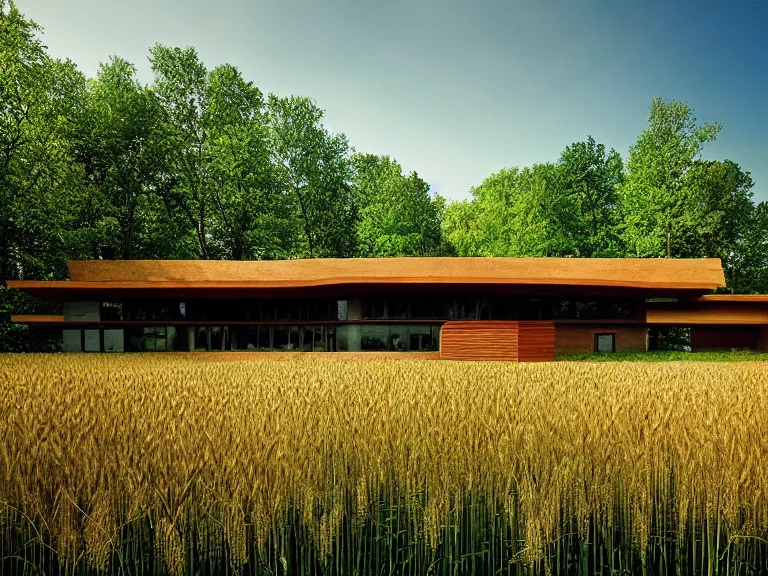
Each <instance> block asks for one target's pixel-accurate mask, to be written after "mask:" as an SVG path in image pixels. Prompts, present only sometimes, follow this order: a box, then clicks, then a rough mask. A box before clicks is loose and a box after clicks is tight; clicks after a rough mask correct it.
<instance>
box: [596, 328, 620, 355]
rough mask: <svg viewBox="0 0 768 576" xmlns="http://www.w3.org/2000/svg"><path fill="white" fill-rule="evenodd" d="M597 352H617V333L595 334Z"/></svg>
mask: <svg viewBox="0 0 768 576" xmlns="http://www.w3.org/2000/svg"><path fill="white" fill-rule="evenodd" d="M595 352H616V333H615V332H604V333H598V334H595Z"/></svg>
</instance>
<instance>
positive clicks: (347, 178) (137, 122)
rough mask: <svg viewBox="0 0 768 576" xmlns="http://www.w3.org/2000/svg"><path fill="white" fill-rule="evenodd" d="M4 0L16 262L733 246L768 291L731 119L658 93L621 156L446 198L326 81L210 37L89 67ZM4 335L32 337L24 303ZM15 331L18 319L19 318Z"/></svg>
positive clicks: (691, 252) (735, 284)
mask: <svg viewBox="0 0 768 576" xmlns="http://www.w3.org/2000/svg"><path fill="white" fill-rule="evenodd" d="M40 34H41V30H40V28H39V27H38V26H37V25H36V24H35V23H34V22H32V21H31V20H28V19H26V18H25V17H24V16H23V15H22V14H21V13H20V12H19V10H18V9H17V8H16V6H15V5H14V3H13V2H12V1H11V0H0V74H2V76H1V77H2V81H0V101H2V102H3V107H2V108H0V281H5V280H6V279H19V278H22V279H35V278H38V279H62V278H66V274H67V268H66V260H67V259H72V258H74V259H77V258H221V259H236V260H240V259H281V258H304V257H352V256H363V257H372V256H436V255H456V256H580V257H621V256H640V257H661V256H667V257H675V258H676V257H682V258H690V257H718V258H721V259H722V261H723V266H724V269H725V274H726V280H727V283H728V288H727V290H728V291H731V292H743V293H760V292H768V205H766V203H762V204H759V205H755V204H754V202H753V197H752V189H753V187H754V183H753V182H752V179H751V177H750V174H749V172H746V171H744V170H742V168H741V167H740V166H739V165H738V164H737V163H736V162H733V161H730V160H723V161H704V160H702V159H701V153H702V150H703V148H704V146H705V145H706V144H707V143H708V142H711V141H713V140H714V139H715V138H716V137H717V134H718V132H719V130H720V125H719V124H717V123H713V124H707V123H699V122H698V121H697V120H696V118H695V117H694V115H693V110H692V109H691V108H690V107H689V106H688V104H686V103H682V102H678V101H675V100H664V99H662V98H656V99H654V100H653V101H652V102H651V106H650V113H649V119H648V126H647V127H646V129H645V130H643V131H642V133H641V134H640V136H639V138H638V140H637V142H636V143H635V144H634V145H633V146H632V147H631V149H630V151H629V157H628V159H627V162H626V170H625V168H624V163H623V161H622V158H621V156H620V155H619V154H618V153H617V152H616V151H615V150H613V149H608V148H607V147H606V146H605V145H604V144H602V143H598V142H596V141H595V140H594V138H592V137H591V136H588V137H587V138H586V140H584V141H580V142H574V143H572V144H571V145H569V146H567V147H565V149H564V150H563V151H562V153H561V154H560V156H559V158H558V159H557V162H555V163H540V164H535V165H533V166H531V167H510V168H505V169H502V170H500V171H498V172H497V173H495V174H492V175H490V176H489V177H488V178H486V179H485V180H484V181H483V182H482V183H481V184H480V185H479V186H477V187H475V188H473V189H472V190H471V195H472V197H471V199H469V200H463V201H456V202H450V203H447V202H446V201H445V200H444V199H443V198H441V197H440V196H433V195H432V194H431V193H430V190H429V186H428V184H427V183H426V182H425V181H424V180H423V179H422V178H420V177H419V175H418V174H417V173H416V172H411V173H410V174H405V173H404V172H403V169H402V167H401V166H400V165H399V164H398V163H397V162H396V161H395V160H394V159H392V158H390V157H388V156H375V155H369V154H368V155H366V154H358V155H354V154H353V152H354V151H353V149H352V147H351V146H350V144H349V142H348V141H347V139H346V137H345V136H344V135H343V134H334V133H331V132H329V131H328V130H327V129H326V127H325V126H324V125H323V117H324V112H323V110H322V109H321V108H320V107H318V106H317V104H316V103H315V102H314V101H312V100H311V99H309V98H306V97H300V96H289V97H281V96H277V95H274V94H269V95H264V94H263V93H262V92H261V90H259V88H258V87H257V86H255V85H254V84H253V82H250V81H247V80H246V79H245V78H243V76H242V74H241V73H240V71H239V70H238V69H237V68H236V67H234V66H232V65H229V64H222V65H219V66H217V67H215V68H213V69H209V68H207V67H206V65H205V64H204V63H203V62H202V61H201V59H200V57H199V56H198V54H197V52H196V51H195V50H194V49H193V48H178V47H170V46H163V45H160V44H158V45H156V46H154V47H152V48H151V49H150V62H151V65H152V70H153V72H154V81H153V83H152V84H151V85H150V86H146V85H143V84H141V83H140V82H139V81H138V79H137V74H136V69H135V67H134V66H133V65H132V64H131V63H130V62H127V61H125V60H123V59H121V58H119V57H113V58H111V59H110V60H109V61H107V62H106V63H104V64H102V65H101V66H100V68H99V70H98V73H97V74H96V77H95V78H91V79H89V80H86V78H85V77H84V76H83V74H81V73H80V72H79V71H78V70H77V69H76V68H75V66H74V65H73V64H72V63H71V62H69V61H62V60H57V59H54V58H51V57H50V56H49V55H48V53H47V50H46V48H45V46H44V45H43V43H42V41H41V39H40ZM4 306H5V308H4V310H5V312H4V314H5V315H4V316H2V318H0V324H2V330H4V332H3V334H4V335H5V336H3V338H4V340H3V341H2V342H0V349H8V347H9V346H12V344H9V342H12V341H13V340H14V339H18V340H19V341H21V340H23V339H24V338H26V336H25V335H24V334H22V333H23V332H24V330H26V329H23V328H20V327H8V326H7V322H8V315H9V314H10V313H11V312H13V311H16V310H19V311H24V312H28V311H30V310H32V309H34V307H35V306H34V305H33V304H32V302H31V301H28V300H24V301H16V300H7V301H6V303H5V304H4ZM9 335H10V336H9Z"/></svg>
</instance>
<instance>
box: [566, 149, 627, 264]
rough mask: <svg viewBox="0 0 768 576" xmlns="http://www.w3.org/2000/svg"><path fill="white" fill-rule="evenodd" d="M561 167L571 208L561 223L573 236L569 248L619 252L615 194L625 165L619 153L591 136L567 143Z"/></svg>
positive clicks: (594, 252) (598, 254) (592, 253)
mask: <svg viewBox="0 0 768 576" xmlns="http://www.w3.org/2000/svg"><path fill="white" fill-rule="evenodd" d="M558 168H559V171H560V178H561V182H560V184H561V186H562V188H563V194H562V196H563V197H564V199H566V202H568V206H569V208H570V209H569V213H568V214H567V217H566V218H565V219H563V221H562V223H561V226H562V227H565V228H567V229H568V230H569V232H570V233H569V236H570V238H572V245H571V246H568V249H567V250H566V252H567V253H568V254H569V255H571V254H572V255H574V256H581V257H590V256H596V257H610V256H618V255H620V254H621V247H620V244H619V240H618V238H617V230H616V227H617V224H618V214H617V210H616V195H617V189H618V188H619V186H621V184H622V181H623V179H624V165H623V162H622V160H621V156H620V155H619V153H618V152H616V151H615V150H613V149H611V150H610V151H609V152H608V153H607V154H606V151H605V145H604V144H598V143H596V142H595V140H594V138H592V136H589V137H588V138H587V140H586V141H585V142H575V143H574V144H572V145H571V146H568V147H566V149H565V150H564V151H563V153H562V154H561V155H560V162H559V163H558Z"/></svg>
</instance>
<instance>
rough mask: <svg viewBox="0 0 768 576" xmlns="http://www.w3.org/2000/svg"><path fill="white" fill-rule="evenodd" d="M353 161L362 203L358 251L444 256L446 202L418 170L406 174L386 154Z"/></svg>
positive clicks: (379, 253)
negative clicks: (437, 195) (419, 174)
mask: <svg viewBox="0 0 768 576" xmlns="http://www.w3.org/2000/svg"><path fill="white" fill-rule="evenodd" d="M353 164H354V167H355V194H356V197H357V202H358V205H359V207H360V208H359V211H360V222H359V224H358V229H357V237H358V242H359V253H360V255H361V256H364V257H371V256H373V257H378V256H435V255H438V254H440V253H441V251H442V248H443V243H442V234H441V218H442V211H443V208H444V201H443V199H442V198H440V197H435V198H434V199H433V198H432V197H431V196H430V193H429V184H427V183H426V182H425V181H424V180H422V179H421V178H419V176H418V174H416V173H415V172H412V173H411V174H409V175H407V176H406V175H404V174H403V173H402V168H401V167H400V165H399V164H398V163H397V162H396V161H394V160H392V159H390V158H389V157H388V156H375V155H372V154H358V155H356V156H355V157H354V159H353Z"/></svg>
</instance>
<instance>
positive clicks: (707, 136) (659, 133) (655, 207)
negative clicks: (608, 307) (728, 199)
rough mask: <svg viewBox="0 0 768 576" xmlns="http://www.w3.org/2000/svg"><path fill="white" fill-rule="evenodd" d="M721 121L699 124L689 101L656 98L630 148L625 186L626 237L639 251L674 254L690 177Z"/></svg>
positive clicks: (631, 248) (631, 247)
mask: <svg viewBox="0 0 768 576" xmlns="http://www.w3.org/2000/svg"><path fill="white" fill-rule="evenodd" d="M719 131H720V124H717V123H715V124H708V123H706V122H705V123H703V124H698V123H697V121H696V118H695V117H694V116H693V110H692V109H691V108H690V107H689V106H688V104H686V103H684V102H677V101H675V100H672V101H666V100H664V99H662V98H654V99H653V101H652V102H651V107H650V116H649V119H648V128H646V129H645V130H643V133H642V134H641V135H640V137H639V138H638V140H637V143H636V144H635V145H633V146H632V147H631V148H630V153H629V159H628V161H627V170H628V174H627V178H626V183H625V185H624V186H622V188H621V194H620V203H621V210H622V216H623V223H622V228H623V230H622V236H623V240H624V242H625V244H626V247H627V250H628V251H629V252H630V254H632V255H636V256H663V255H666V256H667V258H671V257H672V256H673V255H674V254H675V253H676V251H675V250H674V247H675V246H676V245H677V243H678V235H679V233H680V230H681V229H682V222H681V219H684V218H685V211H684V205H685V196H686V193H685V178H686V175H687V174H688V172H689V171H690V169H691V167H692V166H693V164H694V162H695V161H696V160H697V159H698V158H699V156H700V155H701V151H702V149H703V147H704V144H706V143H707V142H711V141H713V140H715V138H716V137H717V134H718V132H719Z"/></svg>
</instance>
